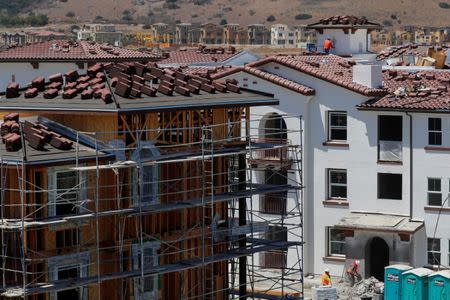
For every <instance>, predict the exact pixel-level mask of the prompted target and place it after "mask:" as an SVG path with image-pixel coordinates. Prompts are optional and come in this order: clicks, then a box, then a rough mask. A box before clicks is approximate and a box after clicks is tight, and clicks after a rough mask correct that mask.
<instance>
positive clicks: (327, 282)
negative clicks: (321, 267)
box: [320, 269, 331, 286]
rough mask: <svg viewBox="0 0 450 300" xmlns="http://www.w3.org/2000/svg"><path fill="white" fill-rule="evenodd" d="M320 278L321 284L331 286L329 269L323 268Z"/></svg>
mask: <svg viewBox="0 0 450 300" xmlns="http://www.w3.org/2000/svg"><path fill="white" fill-rule="evenodd" d="M320 280H321V282H322V286H331V276H330V270H329V269H325V272H323V274H322V276H321V277H320Z"/></svg>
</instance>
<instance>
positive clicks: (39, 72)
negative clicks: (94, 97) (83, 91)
mask: <svg viewBox="0 0 450 300" xmlns="http://www.w3.org/2000/svg"><path fill="white" fill-rule="evenodd" d="M86 65H87V64H85V66H84V67H85V68H84V69H80V68H79V67H78V65H77V64H75V63H70V62H44V63H39V68H38V69H34V68H33V66H32V65H31V64H30V63H21V62H3V63H0V91H5V90H6V87H7V86H8V84H9V83H10V82H11V78H12V76H13V75H15V78H16V82H17V83H19V85H20V88H22V87H26V85H27V84H28V83H30V82H31V80H33V78H35V77H38V76H43V77H45V78H48V76H50V75H52V74H55V73H62V74H64V73H66V72H68V71H71V70H77V71H78V72H79V73H85V72H86Z"/></svg>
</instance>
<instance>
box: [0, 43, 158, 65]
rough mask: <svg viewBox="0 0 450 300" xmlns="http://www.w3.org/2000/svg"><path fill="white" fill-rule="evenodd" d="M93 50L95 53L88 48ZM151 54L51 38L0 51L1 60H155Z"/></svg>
mask: <svg viewBox="0 0 450 300" xmlns="http://www.w3.org/2000/svg"><path fill="white" fill-rule="evenodd" d="M91 49H93V50H95V53H94V52H92V51H89V50H91ZM157 58H158V57H156V56H155V55H152V54H148V53H144V52H140V51H136V50H131V49H126V48H120V47H113V46H109V45H106V44H99V43H94V42H89V41H70V40H53V41H46V42H42V43H33V44H28V45H23V46H18V47H13V48H10V49H8V50H5V51H2V52H0V59H1V60H2V61H25V62H28V61H52V60H55V61H60V60H68V61H105V60H111V61H120V60H155V59H157Z"/></svg>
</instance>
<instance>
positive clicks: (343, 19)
mask: <svg viewBox="0 0 450 300" xmlns="http://www.w3.org/2000/svg"><path fill="white" fill-rule="evenodd" d="M308 27H311V28H327V27H338V28H342V27H354V28H357V27H364V28H367V27H381V25H380V24H378V23H374V22H369V21H368V20H367V18H365V17H357V16H348V15H347V16H333V17H329V18H326V19H321V20H320V21H319V22H317V23H313V24H310V25H308Z"/></svg>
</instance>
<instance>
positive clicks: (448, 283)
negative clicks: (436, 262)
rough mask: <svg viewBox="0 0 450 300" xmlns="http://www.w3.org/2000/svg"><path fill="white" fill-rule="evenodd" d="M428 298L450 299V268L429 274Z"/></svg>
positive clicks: (432, 299)
mask: <svg viewBox="0 0 450 300" xmlns="http://www.w3.org/2000/svg"><path fill="white" fill-rule="evenodd" d="M428 282H429V287H428V300H448V299H450V270H444V271H439V272H436V273H434V274H431V275H430V276H428Z"/></svg>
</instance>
